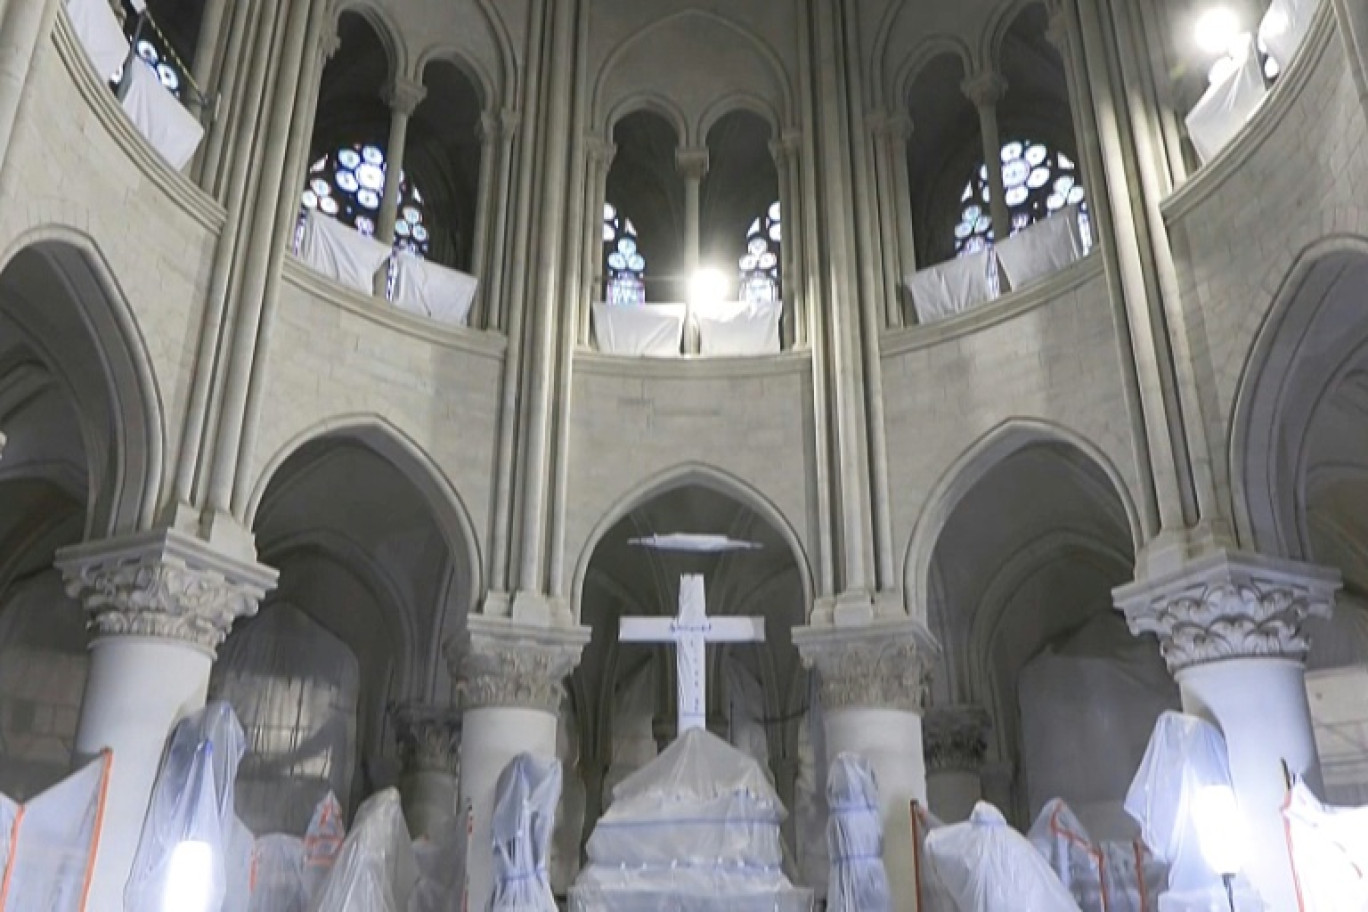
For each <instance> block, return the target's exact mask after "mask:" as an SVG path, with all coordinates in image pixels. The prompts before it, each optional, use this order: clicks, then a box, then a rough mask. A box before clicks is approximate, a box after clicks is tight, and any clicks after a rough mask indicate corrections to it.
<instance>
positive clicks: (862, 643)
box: [795, 625, 934, 713]
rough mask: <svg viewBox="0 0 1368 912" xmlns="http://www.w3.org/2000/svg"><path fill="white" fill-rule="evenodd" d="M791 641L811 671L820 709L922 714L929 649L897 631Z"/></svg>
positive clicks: (925, 642) (922, 640)
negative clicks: (894, 711)
mask: <svg viewBox="0 0 1368 912" xmlns="http://www.w3.org/2000/svg"><path fill="white" fill-rule="evenodd" d="M877 631H878V627H877V625H876V626H875V627H873V628H872V629H871V630H870V631H869V632H868V633H865V634H864V635H859V636H851V635H839V636H821V635H817V636H811V637H804V638H802V639H801V640H799V639H798V638H795V642H796V643H797V645H798V649H799V652H800V653H801V654H802V657H803V663H804V664H805V665H807V666H808V667H809V668H815V669H816V671H817V679H818V693H819V695H820V699H821V701H822V708H823V709H824V710H827V711H830V710H836V709H850V708H856V707H861V708H869V709H898V710H903V711H906V712H916V713H919V712H921V711H922V708H923V707H924V706H925V705H926V700H927V696H928V694H929V692H930V687H931V671H932V667H933V659H934V646H933V645H931V644H930V643H929V637H924V636H921V635H913V634H908V633H903V632H901V631H900V632H898V633H890V632H888V631H884V632H882V633H880V632H877Z"/></svg>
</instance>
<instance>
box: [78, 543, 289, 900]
mask: <svg viewBox="0 0 1368 912" xmlns="http://www.w3.org/2000/svg"><path fill="white" fill-rule="evenodd" d="M57 567H58V568H59V569H60V570H61V571H62V574H63V576H64V578H65V579H66V587H67V592H68V594H69V595H71V596H72V597H73V598H79V599H81V601H82V602H83V603H84V605H85V607H86V610H87V611H88V612H89V613H90V627H91V629H92V631H93V632H94V639H93V640H92V641H91V644H90V671H89V674H88V676H87V678H86V688H85V696H84V698H83V699H82V701H81V718H80V722H79V724H78V726H77V731H76V751H75V753H76V758H77V759H78V760H85V759H88V758H90V757H92V756H93V755H95V754H97V753H98V752H100V751H101V750H103V749H105V748H109V749H111V750H112V751H113V754H114V763H113V767H112V772H111V777H110V783H109V792H108V796H107V798H106V804H105V809H104V816H103V818H102V824H101V831H100V852H99V855H98V856H97V858H96V861H95V870H94V875H93V880H92V881H91V892H90V895H91V897H92V900H91V905H90V909H91V912H105V910H108V912H121V910H122V909H123V890H124V884H125V882H126V881H127V880H128V875H129V870H130V868H131V866H132V864H133V855H134V853H135V851H136V850H137V847H138V839H139V837H140V835H141V833H142V825H143V817H144V816H145V815H146V813H147V805H148V801H149V799H150V798H151V794H152V787H153V784H154V783H155V781H156V776H157V769H158V767H159V766H160V764H161V757H162V750H163V748H164V747H165V744H166V738H167V735H168V734H170V731H171V728H172V727H173V726H174V725H175V724H176V722H178V721H179V720H180V719H182V718H183V717H185V716H186V715H188V714H189V713H191V712H194V711H195V710H197V709H199V708H200V707H202V706H203V705H204V701H205V695H206V694H207V692H208V688H209V671H210V668H211V667H212V665H213V662H214V653H215V650H216V649H217V648H218V646H219V644H220V643H222V642H223V639H224V637H226V636H227V635H228V630H229V628H231V627H232V625H233V621H234V620H236V619H237V618H239V617H248V616H250V615H253V614H255V613H256V610H257V605H258V604H259V602H260V600H261V598H262V596H264V595H265V594H266V592H267V591H268V590H270V589H272V588H274V587H275V581H276V573H275V571H274V570H271V569H270V568H268V567H264V566H262V565H260V564H257V563H254V562H248V561H241V560H237V559H234V558H230V557H227V556H225V555H223V554H220V553H219V552H217V551H215V550H213V549H212V548H210V547H209V546H208V545H206V544H205V543H204V542H202V541H200V540H199V539H196V538H193V537H191V536H188V535H184V534H182V533H179V532H176V531H154V532H148V533H143V534H140V535H134V536H130V537H127V538H122V539H113V540H109V541H99V542H90V543H88V544H82V545H76V546H73V547H70V548H65V549H63V550H62V551H61V552H59V553H58V556H57Z"/></svg>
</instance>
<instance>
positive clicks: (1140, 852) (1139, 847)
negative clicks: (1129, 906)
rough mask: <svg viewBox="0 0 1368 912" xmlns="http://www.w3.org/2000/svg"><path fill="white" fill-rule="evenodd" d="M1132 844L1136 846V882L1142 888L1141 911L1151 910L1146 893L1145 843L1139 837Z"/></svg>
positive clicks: (1147, 911)
mask: <svg viewBox="0 0 1368 912" xmlns="http://www.w3.org/2000/svg"><path fill="white" fill-rule="evenodd" d="M1132 845H1133V846H1134V847H1135V882H1136V884H1137V885H1138V886H1139V888H1140V912H1149V897H1148V896H1146V895H1145V893H1146V890H1145V844H1144V843H1143V842H1141V841H1140V840H1139V839H1137V840H1135V842H1133V843H1132Z"/></svg>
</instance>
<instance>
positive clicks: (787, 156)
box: [769, 131, 802, 349]
mask: <svg viewBox="0 0 1368 912" xmlns="http://www.w3.org/2000/svg"><path fill="white" fill-rule="evenodd" d="M769 151H770V157H771V158H773V159H774V169H775V171H776V172H777V173H778V175H779V238H780V240H779V254H780V259H779V264H780V265H779V280H780V281H779V290H780V294H781V295H782V298H783V305H784V319H783V331H784V335H783V339H782V340H781V341H782V343H783V347H784V348H785V349H792V348H794V347H795V346H796V345H797V344H798V339H799V335H798V323H799V317H798V299H799V298H800V297H801V295H800V293H799V288H801V287H802V285H801V283H800V282H799V280H798V266H797V263H798V260H797V251H798V246H797V240H798V236H799V234H800V232H799V230H798V224H799V222H798V214H799V210H798V206H797V199H796V197H797V194H796V193H795V192H794V187H795V186H796V185H797V183H798V174H797V170H798V167H797V164H798V163H797V158H798V139H797V137H796V136H795V135H793V134H792V133H791V132H787V131H786V132H785V133H784V134H783V135H782V136H780V138H779V139H777V140H770V144H769Z"/></svg>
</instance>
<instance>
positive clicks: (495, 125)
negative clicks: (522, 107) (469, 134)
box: [475, 111, 503, 151]
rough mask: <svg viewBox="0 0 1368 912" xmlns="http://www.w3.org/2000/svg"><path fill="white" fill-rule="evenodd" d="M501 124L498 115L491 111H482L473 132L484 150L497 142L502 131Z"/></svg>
mask: <svg viewBox="0 0 1368 912" xmlns="http://www.w3.org/2000/svg"><path fill="white" fill-rule="evenodd" d="M502 128H503V122H502V121H501V120H500V118H499V115H498V114H496V113H494V112H493V111H483V112H481V113H480V122H479V124H478V125H477V126H476V127H475V132H476V134H477V135H478V136H479V138H480V143H481V144H482V145H483V146H484V148H485V150H486V151H488V149H489V148H490V147H491V146H493V145H494V144H495V143H497V142H498V141H499V134H500V132H501V131H502Z"/></svg>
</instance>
